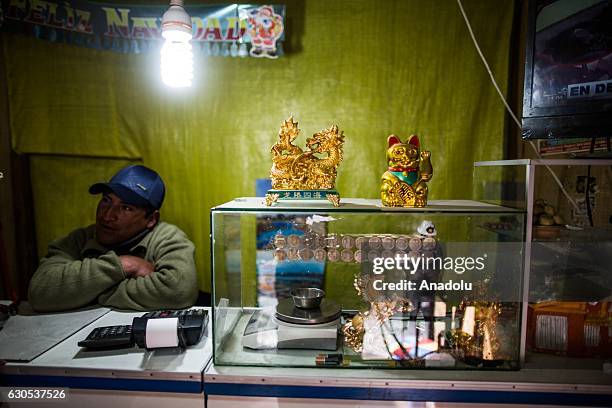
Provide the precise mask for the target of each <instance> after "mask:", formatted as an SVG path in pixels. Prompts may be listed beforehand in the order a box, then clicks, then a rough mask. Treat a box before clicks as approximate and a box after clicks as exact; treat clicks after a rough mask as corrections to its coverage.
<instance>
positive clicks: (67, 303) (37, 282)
mask: <svg viewBox="0 0 612 408" xmlns="http://www.w3.org/2000/svg"><path fill="white" fill-rule="evenodd" d="M83 239H85V238H84V236H83V233H82V230H81V231H75V232H74V233H72V234H70V235H68V236H67V237H65V238H62V239H60V240H57V241H55V242H52V243H51V244H49V252H48V254H47V255H46V256H45V257H44V258H43V259H42V260H41V261H40V265H39V267H38V269H37V270H36V272H35V273H34V276H32V279H31V281H30V286H29V289H28V301H29V303H30V304H31V306H32V308H33V309H34V310H36V311H39V312H53V311H59V310H67V309H74V308H78V307H83V306H86V305H89V304H91V303H94V302H95V301H96V299H97V298H98V296H99V295H100V294H101V293H102V292H104V291H106V290H108V289H109V288H111V287H113V286H116V285H117V284H118V283H119V282H121V281H123V280H124V279H125V274H124V272H123V269H122V267H121V262H120V260H119V257H118V256H117V255H116V254H115V253H114V252H112V251H111V252H108V253H106V254H104V255H101V256H99V257H98V258H85V259H83V260H80V259H78V258H79V255H80V250H79V243H78V242H79V241H82V240H83Z"/></svg>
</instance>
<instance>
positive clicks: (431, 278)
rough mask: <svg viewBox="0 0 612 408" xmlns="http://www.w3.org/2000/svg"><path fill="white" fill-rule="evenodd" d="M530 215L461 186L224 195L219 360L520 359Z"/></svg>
mask: <svg viewBox="0 0 612 408" xmlns="http://www.w3.org/2000/svg"><path fill="white" fill-rule="evenodd" d="M525 216H526V212H525V210H523V209H515V208H510V207H505V206H501V205H494V204H489V203H484V202H476V201H457V200H453V201H435V200H433V201H430V202H429V204H428V206H427V207H425V208H389V207H383V206H382V205H381V204H380V200H368V199H349V198H347V199H342V201H341V205H340V206H339V207H333V206H332V205H331V204H329V203H327V202H322V201H300V202H295V203H291V202H283V203H282V204H276V205H273V206H266V204H265V202H264V199H263V198H239V199H236V200H233V201H231V202H229V203H226V204H223V205H220V206H218V207H215V208H213V209H212V210H211V229H212V240H211V242H212V243H211V245H212V268H213V270H212V279H213V282H212V286H213V342H214V364H215V365H237V366H269V367H330V368H342V367H350V368H360V367H364V368H373V367H380V368H385V369H388V368H437V369H439V368H444V369H476V370H477V369H499V370H504V369H505V370H508V369H517V368H518V367H519V361H520V343H521V316H522V310H521V299H522V292H521V288H522V287H523V282H522V270H523V264H524V263H523V254H524V234H525Z"/></svg>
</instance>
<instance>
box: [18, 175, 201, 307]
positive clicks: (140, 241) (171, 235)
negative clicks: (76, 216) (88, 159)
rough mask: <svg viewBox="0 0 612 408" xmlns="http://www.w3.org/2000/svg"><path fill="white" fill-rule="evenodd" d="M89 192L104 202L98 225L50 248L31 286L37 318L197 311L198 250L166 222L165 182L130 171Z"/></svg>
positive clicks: (100, 204) (60, 240)
mask: <svg viewBox="0 0 612 408" xmlns="http://www.w3.org/2000/svg"><path fill="white" fill-rule="evenodd" d="M89 192H90V193H91V194H102V198H101V199H100V202H99V203H98V208H97V210H96V223H95V225H90V226H88V227H86V228H79V229H77V230H75V231H73V232H72V233H70V234H69V235H68V236H67V237H64V238H61V239H59V240H57V241H54V242H52V243H51V244H49V250H48V254H47V255H46V256H45V257H44V258H43V259H42V260H41V261H40V265H39V267H38V269H37V270H36V272H35V273H34V276H33V277H32V280H31V281H30V288H29V296H28V300H29V302H30V304H31V305H32V307H33V308H34V310H37V311H41V312H43V311H44V312H50V311H60V310H67V309H74V308H78V307H82V306H86V305H89V304H93V303H99V304H101V305H104V306H109V307H115V308H119V309H135V310H154V309H166V308H169V309H179V308H184V307H189V306H191V305H193V304H194V302H195V299H196V297H197V281H196V272H195V264H194V258H193V254H194V246H193V243H191V241H189V239H188V238H187V236H186V235H185V234H184V233H183V232H182V231H181V230H180V229H178V228H177V227H175V226H174V225H170V224H167V223H165V222H160V220H159V210H160V208H161V206H162V202H163V200H164V195H165V187H164V182H163V181H162V179H161V177H160V176H159V175H158V174H157V173H156V172H155V171H153V170H151V169H149V168H147V167H144V166H140V165H134V166H128V167H126V168H124V169H122V170H120V171H119V172H118V173H117V174H115V175H114V176H113V178H111V180H110V181H109V182H108V183H97V184H94V185H92V186H91V187H90V188H89Z"/></svg>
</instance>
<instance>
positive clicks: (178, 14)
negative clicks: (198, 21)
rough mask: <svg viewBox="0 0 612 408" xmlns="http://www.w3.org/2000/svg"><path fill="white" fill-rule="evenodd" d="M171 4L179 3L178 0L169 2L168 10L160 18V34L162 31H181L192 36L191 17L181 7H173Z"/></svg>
mask: <svg viewBox="0 0 612 408" xmlns="http://www.w3.org/2000/svg"><path fill="white" fill-rule="evenodd" d="M173 2H180V3H182V1H180V0H172V2H170V8H169V9H168V10H167V11H166V12H165V13H164V15H163V17H162V23H161V30H162V34H163V33H164V31H170V30H175V31H182V32H185V33H189V34H190V35H191V34H192V26H191V17H189V14H187V12H186V11H185V9H184V8H183V6H182V5H175V4H173Z"/></svg>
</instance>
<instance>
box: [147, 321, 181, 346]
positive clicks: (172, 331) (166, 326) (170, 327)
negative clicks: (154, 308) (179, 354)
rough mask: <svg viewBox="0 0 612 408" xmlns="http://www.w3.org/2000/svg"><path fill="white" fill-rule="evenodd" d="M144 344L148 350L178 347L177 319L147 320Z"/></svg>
mask: <svg viewBox="0 0 612 408" xmlns="http://www.w3.org/2000/svg"><path fill="white" fill-rule="evenodd" d="M145 342H146V343H145V344H146V346H147V348H148V349H152V348H161V347H176V346H178V344H179V341H178V318H177V317H169V318H162V319H149V321H147V330H146V335H145Z"/></svg>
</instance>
